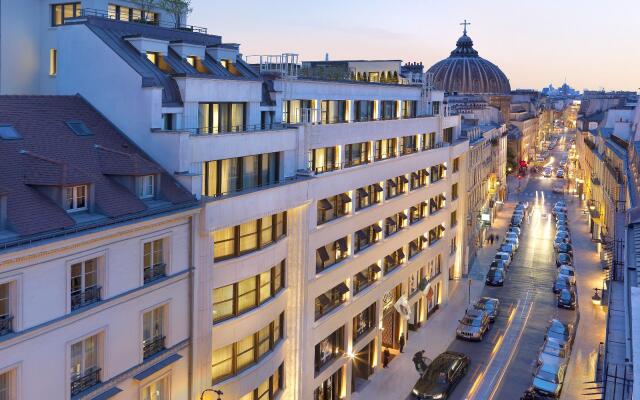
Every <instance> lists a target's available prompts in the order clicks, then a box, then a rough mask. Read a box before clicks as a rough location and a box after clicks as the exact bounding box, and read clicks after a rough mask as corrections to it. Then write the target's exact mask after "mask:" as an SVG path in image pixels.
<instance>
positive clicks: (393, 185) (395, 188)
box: [387, 175, 409, 199]
mask: <svg viewBox="0 0 640 400" xmlns="http://www.w3.org/2000/svg"><path fill="white" fill-rule="evenodd" d="M408 183H409V180H408V179H407V177H406V176H404V175H400V176H397V177H395V178H391V179H387V199H392V198H394V197H396V196H398V195H400V194H402V193H405V192H406V191H407V184H408Z"/></svg>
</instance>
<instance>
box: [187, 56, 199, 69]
mask: <svg viewBox="0 0 640 400" xmlns="http://www.w3.org/2000/svg"><path fill="white" fill-rule="evenodd" d="M197 61H198V57H196V56H187V62H188V63H189V64H190V65H191V66H192V67H195V66H196V62H197Z"/></svg>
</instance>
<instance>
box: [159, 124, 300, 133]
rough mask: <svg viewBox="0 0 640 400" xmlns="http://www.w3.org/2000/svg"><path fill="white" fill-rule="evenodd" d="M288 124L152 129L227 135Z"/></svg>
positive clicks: (286, 125)
mask: <svg viewBox="0 0 640 400" xmlns="http://www.w3.org/2000/svg"><path fill="white" fill-rule="evenodd" d="M289 128H290V125H288V124H281V123H272V124H256V125H237V126H232V127H230V128H220V127H216V126H207V127H200V128H175V129H154V130H153V131H154V132H171V133H183V132H187V133H189V134H190V135H191V136H216V135H229V134H234V133H247V132H264V131H275V130H283V129H289Z"/></svg>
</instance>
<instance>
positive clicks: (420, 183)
mask: <svg viewBox="0 0 640 400" xmlns="http://www.w3.org/2000/svg"><path fill="white" fill-rule="evenodd" d="M428 177H429V172H428V171H427V170H426V169H421V170H419V171H415V172H412V173H411V190H415V189H418V188H421V187H425V186H427V179H428Z"/></svg>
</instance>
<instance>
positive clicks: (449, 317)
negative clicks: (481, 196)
mask: <svg viewBox="0 0 640 400" xmlns="http://www.w3.org/2000/svg"><path fill="white" fill-rule="evenodd" d="M513 207H514V205H513V203H509V204H505V205H504V206H503V208H502V210H501V211H500V212H499V213H498V217H497V218H496V219H495V221H494V225H493V227H492V228H491V231H490V232H491V233H493V234H498V235H500V238H504V236H505V231H506V229H507V227H508V226H509V221H510V218H511V213H512V211H513ZM498 245H499V243H498V242H494V243H493V245H486V246H485V247H483V248H481V249H479V250H478V255H477V257H476V261H475V263H474V264H473V265H472V266H471V267H470V268H469V270H470V276H471V278H472V280H471V300H472V301H475V300H476V299H477V298H479V297H480V295H481V293H482V290H483V288H484V277H485V275H486V273H487V270H488V269H489V264H490V263H491V260H492V259H493V257H494V255H495V250H496V248H497V247H498ZM468 282H469V281H468V280H467V279H464V278H463V279H461V280H459V281H451V282H449V292H450V296H449V301H448V303H447V304H445V305H443V306H442V307H440V310H439V311H438V312H436V313H435V315H434V316H433V317H431V318H430V319H429V321H428V322H427V323H426V324H425V325H424V326H423V327H422V328H420V329H419V330H418V331H417V332H412V333H411V334H410V335H409V340H408V342H407V344H406V346H405V349H404V353H401V354H398V355H397V356H396V357H394V358H393V360H392V361H391V362H390V363H389V366H388V368H386V369H381V368H380V369H376V372H375V373H374V374H373V375H372V376H371V378H369V382H367V384H366V385H365V386H364V387H363V388H362V389H360V390H359V391H358V392H356V393H353V394H352V397H351V398H352V399H354V400H372V399H393V400H396V399H398V400H400V399H405V398H407V396H408V395H409V394H410V393H411V389H412V388H413V385H415V383H416V381H417V380H418V377H419V376H418V373H417V372H416V370H415V367H414V365H413V361H412V358H413V355H414V354H415V353H416V352H418V351H420V350H425V355H426V357H428V358H429V359H431V360H433V359H434V358H435V357H437V356H438V355H439V354H440V353H442V352H444V351H445V350H447V348H448V347H449V344H450V343H451V341H453V340H454V339H455V331H456V328H457V326H458V319H459V318H461V317H462V316H463V315H464V312H465V310H466V309H467V307H468V305H469V299H468V297H469V286H468V285H469V283H468Z"/></svg>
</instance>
